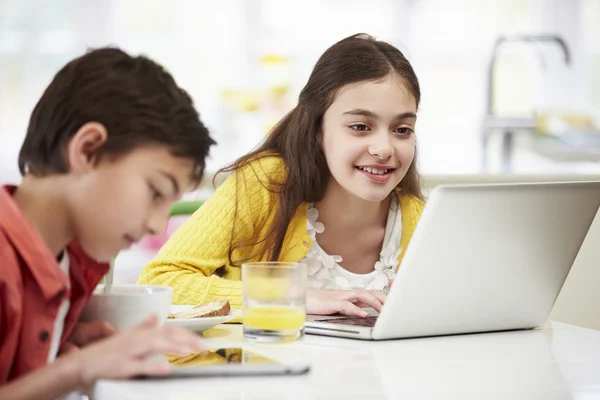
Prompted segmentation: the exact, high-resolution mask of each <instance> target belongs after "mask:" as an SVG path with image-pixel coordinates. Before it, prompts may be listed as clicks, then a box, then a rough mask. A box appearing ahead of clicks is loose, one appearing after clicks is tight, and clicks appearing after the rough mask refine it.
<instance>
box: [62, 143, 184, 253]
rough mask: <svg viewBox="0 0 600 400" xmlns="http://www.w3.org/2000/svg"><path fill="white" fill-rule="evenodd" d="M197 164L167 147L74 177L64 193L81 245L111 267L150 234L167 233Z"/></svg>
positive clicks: (142, 151)
mask: <svg viewBox="0 0 600 400" xmlns="http://www.w3.org/2000/svg"><path fill="white" fill-rule="evenodd" d="M193 167H194V165H193V162H192V161H191V160H188V159H183V158H179V157H176V156H173V155H172V154H171V153H170V152H169V149H168V148H166V147H163V146H153V147H140V148H136V149H135V150H133V151H131V152H130V153H128V154H126V155H124V156H120V157H118V158H117V159H115V160H110V159H109V158H108V157H106V158H105V159H104V160H102V161H100V162H99V163H98V164H96V165H94V166H93V167H90V168H89V169H87V170H85V171H81V172H80V173H76V174H73V178H72V179H73V181H72V182H71V184H70V185H69V187H68V188H67V189H66V190H68V191H69V192H70V193H65V195H66V198H67V201H68V203H69V210H70V213H71V215H70V216H69V220H70V221H71V223H72V229H73V232H74V234H75V237H76V238H77V240H78V242H79V244H80V245H81V246H82V248H83V249H84V250H85V252H86V253H87V254H88V255H89V256H91V257H92V258H94V259H96V260H98V261H103V262H106V261H110V260H111V259H112V258H114V257H115V256H116V255H117V253H118V252H119V251H120V250H123V249H126V248H128V247H130V246H131V245H132V244H133V243H135V242H137V241H138V240H140V239H141V238H142V236H144V235H146V234H151V235H155V234H158V233H160V232H161V231H163V229H164V228H165V226H166V223H167V220H168V218H169V212H170V210H171V206H172V205H173V203H174V202H175V201H176V200H177V199H179V198H180V197H181V195H182V194H183V192H184V191H185V190H186V189H187V188H188V187H189V186H190V184H191V182H190V177H191V175H192V168H193Z"/></svg>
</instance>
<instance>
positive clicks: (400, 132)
mask: <svg viewBox="0 0 600 400" xmlns="http://www.w3.org/2000/svg"><path fill="white" fill-rule="evenodd" d="M394 132H395V133H397V134H398V135H399V136H409V135H410V134H412V133H413V130H412V129H411V128H408V127H403V128H397V129H395V130H394Z"/></svg>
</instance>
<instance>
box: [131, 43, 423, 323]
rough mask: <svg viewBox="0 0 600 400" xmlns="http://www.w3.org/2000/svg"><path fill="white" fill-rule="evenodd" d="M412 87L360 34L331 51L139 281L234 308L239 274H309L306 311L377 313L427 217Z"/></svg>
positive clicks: (405, 68) (386, 51) (381, 47)
mask: <svg viewBox="0 0 600 400" xmlns="http://www.w3.org/2000/svg"><path fill="white" fill-rule="evenodd" d="M419 100H420V89H419V82H418V79H417V77H416V75H415V73H414V71H413V69H412V67H411V65H410V63H409V62H408V61H407V60H406V58H405V57H404V56H403V55H402V53H401V52H400V51H399V50H398V49H396V48H395V47H393V46H392V45H390V44H388V43H386V42H382V41H378V40H375V39H374V38H372V37H371V36H368V35H366V34H357V35H353V36H350V37H348V38H346V39H343V40H341V41H340V42H338V43H336V44H334V45H333V46H332V47H330V48H329V49H328V50H327V51H326V52H325V53H324V54H323V55H322V56H321V58H320V59H319V61H318V62H317V64H316V65H315V67H314V69H313V71H312V74H311V76H310V78H309V80H308V83H307V84H306V86H305V87H304V89H303V90H302V92H301V93H300V96H299V100H298V105H297V106H296V107H295V108H294V109H293V110H292V111H291V112H290V113H289V114H288V115H286V116H285V117H284V118H283V119H282V120H281V121H280V122H279V124H278V125H277V126H276V127H275V128H274V129H273V131H272V132H271V133H270V134H269V136H268V137H267V139H266V140H265V142H264V143H263V144H262V145H261V146H260V147H259V148H258V149H257V150H255V151H253V152H251V153H250V154H248V155H246V156H244V157H242V158H241V159H239V160H237V161H236V162H235V163H233V164H232V165H231V166H229V167H226V168H224V169H223V170H221V171H220V172H231V173H232V175H231V176H230V177H229V178H228V179H227V180H226V181H225V182H224V183H223V184H222V185H221V186H220V187H219V188H218V189H217V190H216V192H215V194H214V195H213V196H212V197H211V198H210V199H209V200H208V201H207V202H206V204H204V205H203V206H202V208H201V209H199V210H198V211H197V212H196V213H195V214H194V215H193V216H192V217H191V218H190V219H189V220H188V221H187V222H186V223H185V224H184V225H183V226H182V227H181V228H180V229H179V230H178V231H177V232H176V233H175V234H174V235H173V236H172V237H171V239H170V240H169V241H168V242H167V243H166V244H165V246H164V247H163V248H162V249H161V251H160V252H159V253H158V255H157V257H156V258H155V259H154V260H153V261H152V262H151V263H150V264H148V265H147V266H146V267H145V269H144V270H143V272H142V274H141V277H140V279H139V282H140V283H143V284H164V285H169V286H171V287H172V288H173V290H174V295H173V296H174V297H173V301H174V302H175V303H179V304H200V303H204V302H207V301H211V300H215V299H220V298H227V299H228V300H229V301H230V302H231V305H232V307H234V308H241V306H242V285H241V281H240V279H241V268H240V267H241V264H242V263H244V262H250V261H264V260H270V261H276V260H279V261H299V262H304V263H306V264H307V266H308V274H309V277H308V282H309V288H310V289H309V290H308V293H307V312H308V313H309V314H331V313H336V312H342V313H344V314H349V315H359V316H366V315H367V312H366V311H365V310H364V309H363V307H365V306H371V307H373V308H375V309H376V310H378V311H379V310H380V309H381V305H382V304H383V302H384V301H385V292H386V291H387V289H388V288H389V285H390V284H391V281H392V279H393V278H394V275H395V270H396V269H397V267H398V266H399V264H400V262H401V260H402V257H403V255H404V251H405V250H406V247H407V246H408V243H409V241H410V238H411V236H412V233H413V231H414V229H415V226H416V224H417V221H418V219H419V217H420V215H421V212H422V209H423V201H422V194H421V188H420V182H419V175H418V173H417V157H416V156H417V155H416V142H415V123H416V120H417V116H416V112H417V108H418V105H419Z"/></svg>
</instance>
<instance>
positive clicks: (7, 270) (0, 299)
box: [0, 186, 109, 385]
mask: <svg viewBox="0 0 600 400" xmlns="http://www.w3.org/2000/svg"><path fill="white" fill-rule="evenodd" d="M15 190H16V188H15V187H10V186H4V187H1V186H0V385H2V384H4V383H6V382H7V381H10V380H13V379H15V378H17V377H19V376H21V375H23V374H26V373H29V372H31V371H33V370H34V369H36V368H40V367H43V366H45V365H46V364H47V362H48V353H49V351H50V344H51V343H52V338H51V335H52V332H53V330H54V320H55V319H56V315H57V313H58V309H59V307H60V304H61V302H62V300H63V299H64V297H65V296H67V297H68V298H69V299H70V302H71V304H70V308H69V312H68V314H67V316H66V318H65V326H64V330H63V333H62V338H61V344H62V343H64V341H65V339H66V338H67V337H68V336H69V335H70V333H71V330H72V329H73V327H74V326H75V324H76V323H77V320H78V318H79V315H80V314H81V311H82V309H83V307H84V306H85V304H86V303H87V301H88V299H89V297H90V296H91V293H92V291H93V290H94V288H95V287H96V285H97V284H98V282H99V281H100V280H101V279H102V277H103V276H104V275H105V274H106V273H107V272H108V268H109V265H108V264H105V263H98V262H96V261H94V260H92V259H91V258H90V257H88V256H87V255H86V254H85V253H84V252H83V250H82V249H81V248H80V247H79V246H78V244H77V243H76V242H73V243H71V244H70V245H69V246H67V251H68V254H69V259H70V269H69V274H70V277H69V278H67V276H66V275H65V274H64V273H63V271H61V269H60V267H59V265H58V262H57V260H56V256H55V255H54V254H52V252H51V251H50V249H48V247H47V245H46V243H45V242H44V240H43V239H42V237H41V236H40V234H39V233H38V232H37V231H36V230H35V228H34V227H33V225H32V224H31V223H30V222H29V220H27V218H26V217H25V215H23V213H22V212H21V210H20V209H19V206H18V205H17V204H16V203H15V201H14V199H13V197H12V194H13V193H14V191H15ZM67 279H70V282H71V284H70V287H71V289H70V290H69V288H68V285H67V283H68V281H67Z"/></svg>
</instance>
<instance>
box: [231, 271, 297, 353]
mask: <svg viewBox="0 0 600 400" xmlns="http://www.w3.org/2000/svg"><path fill="white" fill-rule="evenodd" d="M306 280H307V274H306V265H304V264H303V263H295V262H255V263H245V264H242V287H243V297H244V305H243V309H244V310H243V327H244V337H245V338H246V339H249V340H252V341H256V342H270V343H277V342H291V341H294V340H296V339H300V338H302V337H303V336H304V322H305V320H306Z"/></svg>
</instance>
